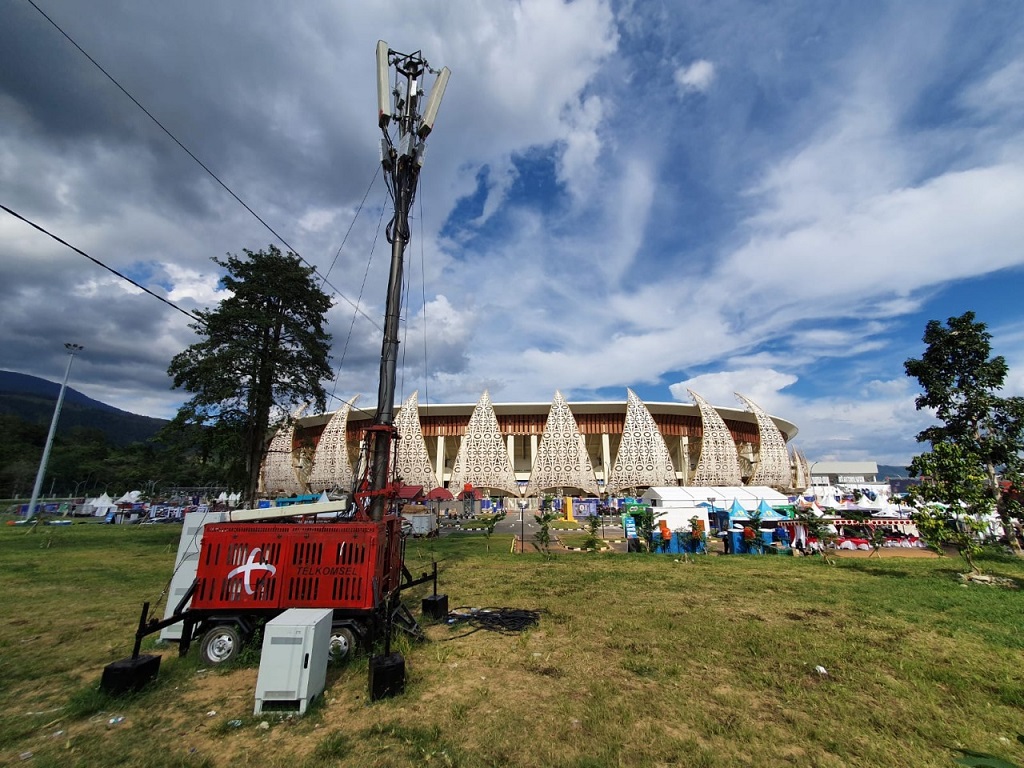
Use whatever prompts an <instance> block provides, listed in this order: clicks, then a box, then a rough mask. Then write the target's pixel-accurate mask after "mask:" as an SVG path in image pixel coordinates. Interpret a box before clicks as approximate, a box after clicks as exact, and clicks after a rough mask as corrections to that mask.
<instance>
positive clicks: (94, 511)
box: [82, 492, 117, 517]
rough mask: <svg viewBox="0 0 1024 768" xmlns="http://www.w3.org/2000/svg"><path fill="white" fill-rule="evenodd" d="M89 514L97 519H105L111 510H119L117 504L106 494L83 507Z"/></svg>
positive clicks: (89, 501) (90, 500) (91, 500)
mask: <svg viewBox="0 0 1024 768" xmlns="http://www.w3.org/2000/svg"><path fill="white" fill-rule="evenodd" d="M82 506H83V507H84V509H85V511H87V512H88V513H89V514H91V515H95V516H96V517H104V516H105V515H106V514H107V513H108V512H110V511H111V510H116V509H117V504H116V503H115V502H114V501H113V500H112V499H111V498H110V497H109V496H108V495H107V494H106V492H104V493H103V495H102V496H97V497H96V498H94V499H89V500H87V501H86V502H85V504H83V505H82Z"/></svg>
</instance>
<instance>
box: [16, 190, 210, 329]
mask: <svg viewBox="0 0 1024 768" xmlns="http://www.w3.org/2000/svg"><path fill="white" fill-rule="evenodd" d="M0 208H2V209H3V210H5V211H7V213H9V214H11V216H13V217H14V218H16V219H21V220H22V221H23V222H25V223H26V224H28V225H29V226H30V227H34V228H35V229H38V230H39V231H40V232H42V233H43V234H44V235H46V236H47V237H51V238H53V239H54V240H56V241H57V242H58V243H60V244H61V245H63V246H65V247H67V248H70V249H71V250H72V251H74V252H75V253H78V254H81V255H82V256H85V258H87V259H88V260H89V261H91V262H92V263H93V264H96V265H97V266H100V267H103V269H105V270H107V271H108V272H110V273H111V274H114V275H117V276H118V277H119V278H121V279H122V280H124V281H126V282H129V283H131V284H132V285H134V286H135V287H136V288H138V289H139V290H140V291H143V292H144V293H147V294H149V295H150V296H152V297H153V298H154V299H157V300H159V301H162V302H163V303H164V304H166V305H167V306H169V307H171V308H172V309H176V310H178V311H179V312H181V314H183V315H185V316H186V317H188V318H189V319H191V320H195V321H196V322H197V323H199V324H200V325H203V326H205V325H206V323H205V322H204V321H203V319H202V318H201V317H199V316H197V315H194V314H192V313H191V312H189V311H188V310H187V309H182V308H181V307H179V306H178V305H177V304H175V303H174V302H173V301H170V300H169V299H165V298H164V297H163V296H161V295H160V294H158V293H153V292H152V291H151V290H149V288H147V287H146V286H144V285H140V284H139V283H137V282H135V281H134V280H132V279H131V278H130V277H128V276H127V275H124V274H121V273H120V272H118V271H117V270H116V269H114V268H113V267H109V266H107V265H106V264H104V263H103V262H102V261H100V260H99V259H97V258H96V257H94V256H90V255H89V254H88V253H86V252H85V251H83V250H82V249H81V248H76V247H75V246H73V245H72V244H71V243H69V242H68V241H67V240H64V239H62V238H60V237H57V235H55V234H53V232H50V231H49V230H47V229H44V228H43V227H41V226H39V225H38V224H36V223H35V222H34V221H30V220H29V219H26V218H25V217H24V216H22V215H21V214H20V213H18V212H17V211H13V210H11V209H10V208H8V207H7V206H6V205H4V204H3V203H0Z"/></svg>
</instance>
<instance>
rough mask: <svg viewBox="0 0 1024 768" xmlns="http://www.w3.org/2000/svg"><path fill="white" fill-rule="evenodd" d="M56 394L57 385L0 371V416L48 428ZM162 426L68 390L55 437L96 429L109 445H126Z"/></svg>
mask: <svg viewBox="0 0 1024 768" xmlns="http://www.w3.org/2000/svg"><path fill="white" fill-rule="evenodd" d="M59 394H60V384H57V383H55V382H52V381H47V380H46V379H40V378H38V377H36V376H29V375H27V374H24V373H16V372H14V371H0V413H3V414H7V415H10V416H16V417H18V418H20V419H23V420H25V421H27V422H29V423H31V424H39V425H41V426H43V427H46V428H49V426H50V421H51V420H52V419H53V408H54V406H55V405H56V404H57V397H58V395H59ZM165 424H167V421H166V420H165V419H154V418H151V417H149V416H139V415H138V414H135V413H129V412H128V411H122V410H121V409H119V408H115V407H114V406H112V405H107V404H106V403H101V402H100V401H99V400H93V399H92V398H91V397H87V396H86V395H83V394H82V393H81V392H79V391H78V390H76V389H74V388H72V387H68V388H67V390H66V391H65V392H64V405H63V406H61V411H60V421H59V422H58V423H57V433H58V434H60V435H68V434H70V432H71V430H72V429H74V428H75V427H84V428H87V429H98V430H100V431H101V432H103V434H104V435H106V437H107V440H109V441H110V442H111V443H112V444H114V445H128V444H130V443H137V442H144V441H146V440H148V439H149V438H151V437H152V436H153V435H155V434H156V433H157V432H159V431H160V430H161V429H162V428H163V426H164V425H165Z"/></svg>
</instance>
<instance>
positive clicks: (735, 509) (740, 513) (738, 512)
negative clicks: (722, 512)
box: [729, 499, 750, 520]
mask: <svg viewBox="0 0 1024 768" xmlns="http://www.w3.org/2000/svg"><path fill="white" fill-rule="evenodd" d="M734 517H740V518H743V519H745V520H746V519H748V518H749V517H750V514H749V513H748V512H747V510H745V509H744V508H743V505H742V504H740V500H739V499H733V500H732V506H731V507H729V518H730V519H732V518H734Z"/></svg>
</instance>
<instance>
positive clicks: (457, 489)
mask: <svg viewBox="0 0 1024 768" xmlns="http://www.w3.org/2000/svg"><path fill="white" fill-rule="evenodd" d="M690 395H691V397H692V398H693V401H694V402H693V404H688V403H680V402H670V403H664V402H657V403H644V402H643V401H641V400H640V398H639V397H637V395H636V394H635V393H634V392H632V391H631V390H627V398H626V400H625V401H611V402H568V401H566V400H565V398H564V397H563V396H562V394H561V393H560V392H556V393H555V397H554V399H553V400H552V402H550V403H492V402H491V399H490V396H489V394H488V392H486V391H485V392H484V393H483V394H482V395H481V397H480V399H479V400H478V401H477V403H476V404H475V405H470V404H434V403H431V404H424V405H421V404H419V401H418V393H416V392H413V393H412V395H410V396H409V397H408V398H407V399H406V401H405V402H404V403H403V404H402V406H401V409H400V410H399V411H398V413H397V416H396V418H395V429H396V431H397V433H398V437H399V440H398V441H397V449H396V461H395V467H396V470H397V474H398V476H399V479H400V481H401V483H402V484H403V485H406V486H419V487H421V488H422V489H423V492H424V494H425V495H427V497H428V498H435V499H442V498H450V496H449V495H448V494H449V493H450V494H452V495H453V496H458V495H460V494H461V493H463V492H464V490H466V489H478V490H479V491H481V492H483V493H484V494H485V495H491V496H516V497H523V498H536V497H539V496H542V495H544V494H547V493H557V494H559V495H562V494H564V495H567V496H582V497H588V496H590V497H605V496H627V495H639V494H640V493H642V492H643V491H644V490H646V489H647V488H650V487H655V486H657V487H661V486H676V485H683V486H740V485H751V486H770V487H773V488H776V489H779V490H791V489H794V488H802V487H805V486H806V485H807V482H806V479H807V478H808V477H809V472H808V467H807V461H806V459H805V458H804V457H803V456H802V454H800V453H799V452H798V451H792V452H791V451H790V448H789V446H788V444H789V442H790V441H791V440H792V439H793V438H794V437H795V436H796V434H797V431H798V430H797V428H796V426H795V425H794V424H793V423H791V422H789V421H786V420H785V419H781V418H779V417H777V416H770V415H768V414H767V413H766V412H765V411H764V410H762V409H761V408H760V407H758V406H757V405H756V404H755V403H753V402H752V401H751V400H750V399H749V398H746V397H744V396H743V395H739V394H737V399H738V400H739V401H740V403H741V404H742V405H743V406H744V407H723V406H712V405H710V404H709V403H708V402H707V401H706V400H704V399H703V398H702V397H701V396H700V395H698V394H697V393H695V392H692V391H691V392H690ZM372 413H373V412H372V410H362V409H359V408H357V407H356V399H353V400H352V401H350V402H348V403H346V404H345V406H344V407H342V408H340V409H339V410H337V411H335V412H333V413H324V414H319V415H314V416H301V415H300V416H298V417H296V418H294V419H293V420H292V421H291V422H290V423H289V424H287V425H285V426H284V427H282V428H281V429H280V430H279V431H278V432H277V434H276V435H275V437H274V438H273V440H272V442H271V445H270V448H269V451H268V454H267V458H266V460H265V461H264V465H263V471H262V476H261V480H262V486H263V492H264V493H265V494H267V495H270V496H273V495H293V494H303V493H322V492H331V491H347V490H350V489H351V488H352V487H353V484H354V477H355V476H356V474H357V472H358V470H357V467H358V462H359V452H360V447H361V445H362V442H363V437H364V435H365V432H366V428H367V427H368V426H370V425H371V423H372V418H373V416H372Z"/></svg>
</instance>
